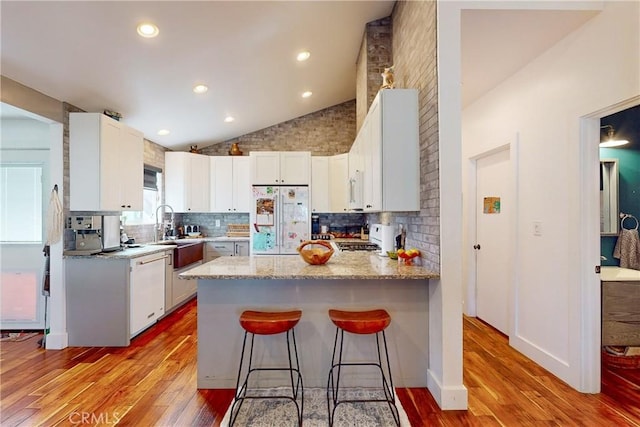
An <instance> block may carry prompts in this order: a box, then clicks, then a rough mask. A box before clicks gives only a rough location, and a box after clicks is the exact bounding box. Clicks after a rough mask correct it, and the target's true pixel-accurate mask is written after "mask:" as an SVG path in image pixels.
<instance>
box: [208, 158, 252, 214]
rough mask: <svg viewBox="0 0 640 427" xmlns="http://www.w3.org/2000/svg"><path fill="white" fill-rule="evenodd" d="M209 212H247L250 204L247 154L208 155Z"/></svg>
mask: <svg viewBox="0 0 640 427" xmlns="http://www.w3.org/2000/svg"><path fill="white" fill-rule="evenodd" d="M209 159H210V162H211V169H210V176H211V197H210V201H211V209H210V210H211V212H227V213H228V212H249V206H250V204H251V183H250V169H249V168H250V163H249V157H248V156H214V157H210V158H209Z"/></svg>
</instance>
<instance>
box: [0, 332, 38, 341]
mask: <svg viewBox="0 0 640 427" xmlns="http://www.w3.org/2000/svg"><path fill="white" fill-rule="evenodd" d="M39 333H40V332H3V333H2V336H1V337H0V341H15V342H17V341H24V340H28V339H29V338H31V337H35V336H36V335H38V334H39Z"/></svg>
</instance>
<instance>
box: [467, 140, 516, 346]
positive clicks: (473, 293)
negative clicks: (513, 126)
mask: <svg viewBox="0 0 640 427" xmlns="http://www.w3.org/2000/svg"><path fill="white" fill-rule="evenodd" d="M501 151H509V162H510V175H509V181H510V185H509V187H510V192H511V194H510V196H511V199H512V205H513V209H512V210H511V214H510V216H509V225H508V228H509V232H510V235H511V238H510V240H509V254H510V257H511V258H510V260H509V262H508V263H507V265H508V267H507V268H508V270H509V271H508V277H510V286H509V295H508V297H507V300H508V301H509V307H508V308H507V309H508V313H509V314H508V316H509V322H508V331H509V333H508V335H509V336H512V335H513V331H514V328H515V318H516V314H517V305H516V303H515V302H516V301H517V299H516V295H517V277H516V271H517V268H516V266H517V262H518V234H517V226H518V211H519V201H518V188H519V187H518V177H519V173H518V164H519V134H518V133H516V134H514V135H513V137H512V140H511V141H510V142H507V143H505V144H502V145H499V146H497V147H495V148H492V149H490V150H487V151H483V152H481V153H477V154H475V155H473V156H470V157H469V158H468V162H467V169H468V175H467V176H468V182H467V186H468V194H469V195H471V194H473V203H468V205H467V207H466V214H467V215H466V217H467V220H466V226H467V229H468V230H469V236H473V238H474V242H468V243H469V244H468V245H467V248H466V256H467V259H468V260H469V262H468V269H467V287H466V304H465V308H466V309H465V314H466V315H468V316H473V317H475V316H476V315H477V286H478V284H477V280H476V269H477V262H476V254H475V249H473V245H474V244H476V242H477V236H478V230H477V226H476V224H477V218H478V215H479V214H480V212H478V206H477V203H476V192H477V188H478V183H477V170H478V168H477V164H478V160H480V159H482V158H485V157H487V156H490V155H493V154H496V153H499V152H501ZM469 199H471V197H469Z"/></svg>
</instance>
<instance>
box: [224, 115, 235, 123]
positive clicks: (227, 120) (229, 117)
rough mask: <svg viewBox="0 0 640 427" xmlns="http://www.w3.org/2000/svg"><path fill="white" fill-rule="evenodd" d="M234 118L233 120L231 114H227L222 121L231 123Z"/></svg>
mask: <svg viewBox="0 0 640 427" xmlns="http://www.w3.org/2000/svg"><path fill="white" fill-rule="evenodd" d="M234 120H235V119H234V118H233V117H231V116H227V117H225V118H224V121H225V122H226V123H231V122H232V121H234Z"/></svg>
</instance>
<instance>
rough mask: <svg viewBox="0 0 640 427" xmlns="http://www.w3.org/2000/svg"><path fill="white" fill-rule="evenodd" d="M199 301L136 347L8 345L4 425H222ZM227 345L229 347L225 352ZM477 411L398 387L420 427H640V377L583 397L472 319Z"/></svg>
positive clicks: (226, 398) (469, 362)
mask: <svg viewBox="0 0 640 427" xmlns="http://www.w3.org/2000/svg"><path fill="white" fill-rule="evenodd" d="M195 330H196V305H195V301H192V302H190V303H188V304H187V305H185V306H184V307H182V308H181V309H179V310H178V311H176V312H174V313H172V314H171V315H169V316H167V317H166V318H165V319H163V320H162V321H161V322H159V323H158V324H157V325H156V326H154V327H153V328H151V329H149V330H148V331H146V332H145V333H143V334H142V335H141V336H139V337H138V338H136V339H134V340H133V342H132V344H131V346H129V347H127V348H67V349H65V350H60V351H54V350H49V351H44V350H42V349H40V348H39V347H38V344H37V341H38V338H39V337H34V338H31V339H29V340H26V341H23V342H2V343H1V348H0V397H1V403H0V411H1V413H0V425H2V426H3V427H5V426H29V427H30V426H39V425H42V426H57V425H64V426H79V425H116V424H117V425H119V426H218V425H219V423H220V420H221V418H222V416H223V414H224V413H225V411H226V408H227V406H228V405H229V403H230V401H231V399H232V398H233V390H216V391H212V390H197V389H196V335H195ZM221 345H224V344H221ZM464 383H465V385H466V387H467V388H468V390H469V409H468V410H467V411H441V410H440V409H439V408H438V407H437V405H436V404H435V401H434V400H433V398H432V397H431V395H430V394H429V392H428V391H427V390H426V389H398V390H397V392H398V395H399V397H400V400H401V402H402V405H403V407H404V408H405V410H406V412H407V415H408V416H409V419H410V421H411V424H412V425H413V426H456V427H457V426H466V425H468V426H640V373H639V372H638V370H609V369H603V392H602V393H600V394H597V395H587V394H581V393H578V392H576V391H575V390H573V389H571V388H570V387H569V386H567V385H566V384H565V383H563V382H562V381H560V380H558V379H557V378H556V377H554V376H553V375H551V374H550V373H549V372H547V371H545V370H544V369H542V368H540V367H539V366H537V365H536V364H534V363H533V362H531V361H530V360H529V359H527V358H525V357H523V356H522V355H520V354H519V353H518V352H516V351H515V350H513V349H512V348H510V347H509V346H508V343H507V339H506V337H504V336H503V335H501V334H500V333H498V332H496V331H495V330H493V329H492V328H491V327H489V326H487V325H485V324H484V323H482V322H481V321H479V320H477V319H474V318H465V319H464Z"/></svg>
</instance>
